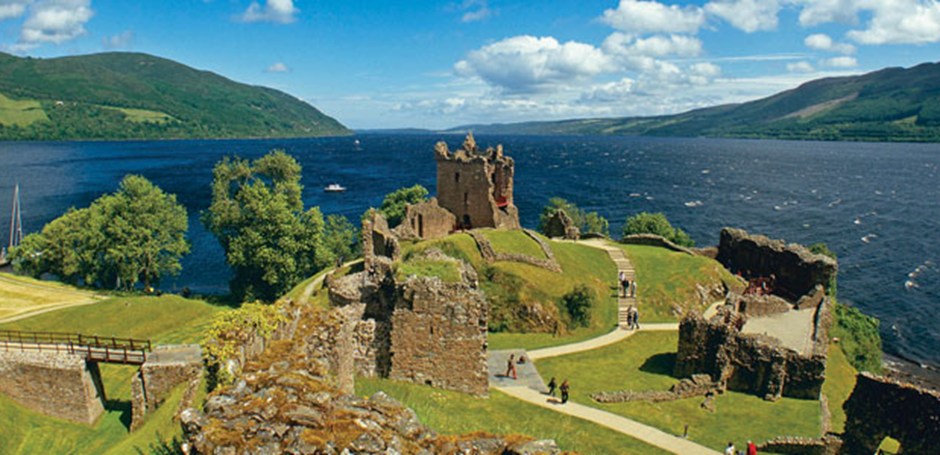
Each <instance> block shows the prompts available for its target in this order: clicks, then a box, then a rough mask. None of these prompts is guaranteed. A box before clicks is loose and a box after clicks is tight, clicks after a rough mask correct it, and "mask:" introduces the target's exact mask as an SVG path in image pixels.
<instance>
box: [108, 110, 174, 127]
mask: <svg viewBox="0 0 940 455" xmlns="http://www.w3.org/2000/svg"><path fill="white" fill-rule="evenodd" d="M112 109H114V110H117V111H121V112H123V113H124V115H126V116H127V117H126V119H127V121H129V122H135V123H158V124H162V123H166V122H169V121H171V120H174V118H173V117H172V116H171V115H169V114H165V113H163V112H158V111H148V110H146V109H131V108H127V107H116V108H112Z"/></svg>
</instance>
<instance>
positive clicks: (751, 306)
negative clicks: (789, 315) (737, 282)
mask: <svg viewBox="0 0 940 455" xmlns="http://www.w3.org/2000/svg"><path fill="white" fill-rule="evenodd" d="M727 304H728V305H731V306H733V307H734V309H735V311H737V312H739V313H741V314H744V315H746V316H747V317H762V316H771V315H774V314H781V313H786V312H787V311H790V310H792V309H793V306H792V305H790V302H787V301H786V300H784V299H782V298H780V297H778V296H775V295H773V294H767V295H758V294H738V293H730V294H728V299H727Z"/></svg>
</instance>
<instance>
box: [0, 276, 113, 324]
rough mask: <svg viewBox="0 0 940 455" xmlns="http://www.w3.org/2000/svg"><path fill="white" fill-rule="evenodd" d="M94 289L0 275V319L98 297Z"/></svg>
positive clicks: (85, 301) (77, 303)
mask: <svg viewBox="0 0 940 455" xmlns="http://www.w3.org/2000/svg"><path fill="white" fill-rule="evenodd" d="M101 299H102V297H100V296H97V295H95V294H94V293H93V292H90V291H85V290H81V289H77V288H74V287H72V286H68V285H65V284H61V283H55V282H51V281H40V280H34V279H32V278H29V277H25V276H16V275H10V274H0V320H3V319H10V318H15V317H21V316H25V315H28V314H34V313H36V312H39V311H43V310H46V309H49V308H55V307H62V306H69V305H81V304H85V303H92V302H97V301H99V300H101Z"/></svg>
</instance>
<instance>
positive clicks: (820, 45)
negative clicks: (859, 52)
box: [803, 33, 855, 54]
mask: <svg viewBox="0 0 940 455" xmlns="http://www.w3.org/2000/svg"><path fill="white" fill-rule="evenodd" d="M803 44H806V47H808V48H810V49H816V50H818V51H827V52H838V53H840V54H854V53H855V46H853V45H851V44H848V43H836V42H834V41H832V38H830V37H829V35H826V34H823V33H817V34H815V35H809V36H807V37H806V39H804V40H803Z"/></svg>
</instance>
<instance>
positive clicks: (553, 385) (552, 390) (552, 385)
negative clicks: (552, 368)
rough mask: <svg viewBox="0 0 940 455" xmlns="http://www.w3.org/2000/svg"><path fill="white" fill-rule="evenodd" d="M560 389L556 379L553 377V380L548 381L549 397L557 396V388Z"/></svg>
mask: <svg viewBox="0 0 940 455" xmlns="http://www.w3.org/2000/svg"><path fill="white" fill-rule="evenodd" d="M556 387H558V383H557V382H555V377H554V376H552V379H551V380H550V381H548V395H550V396H555V388H556Z"/></svg>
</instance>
